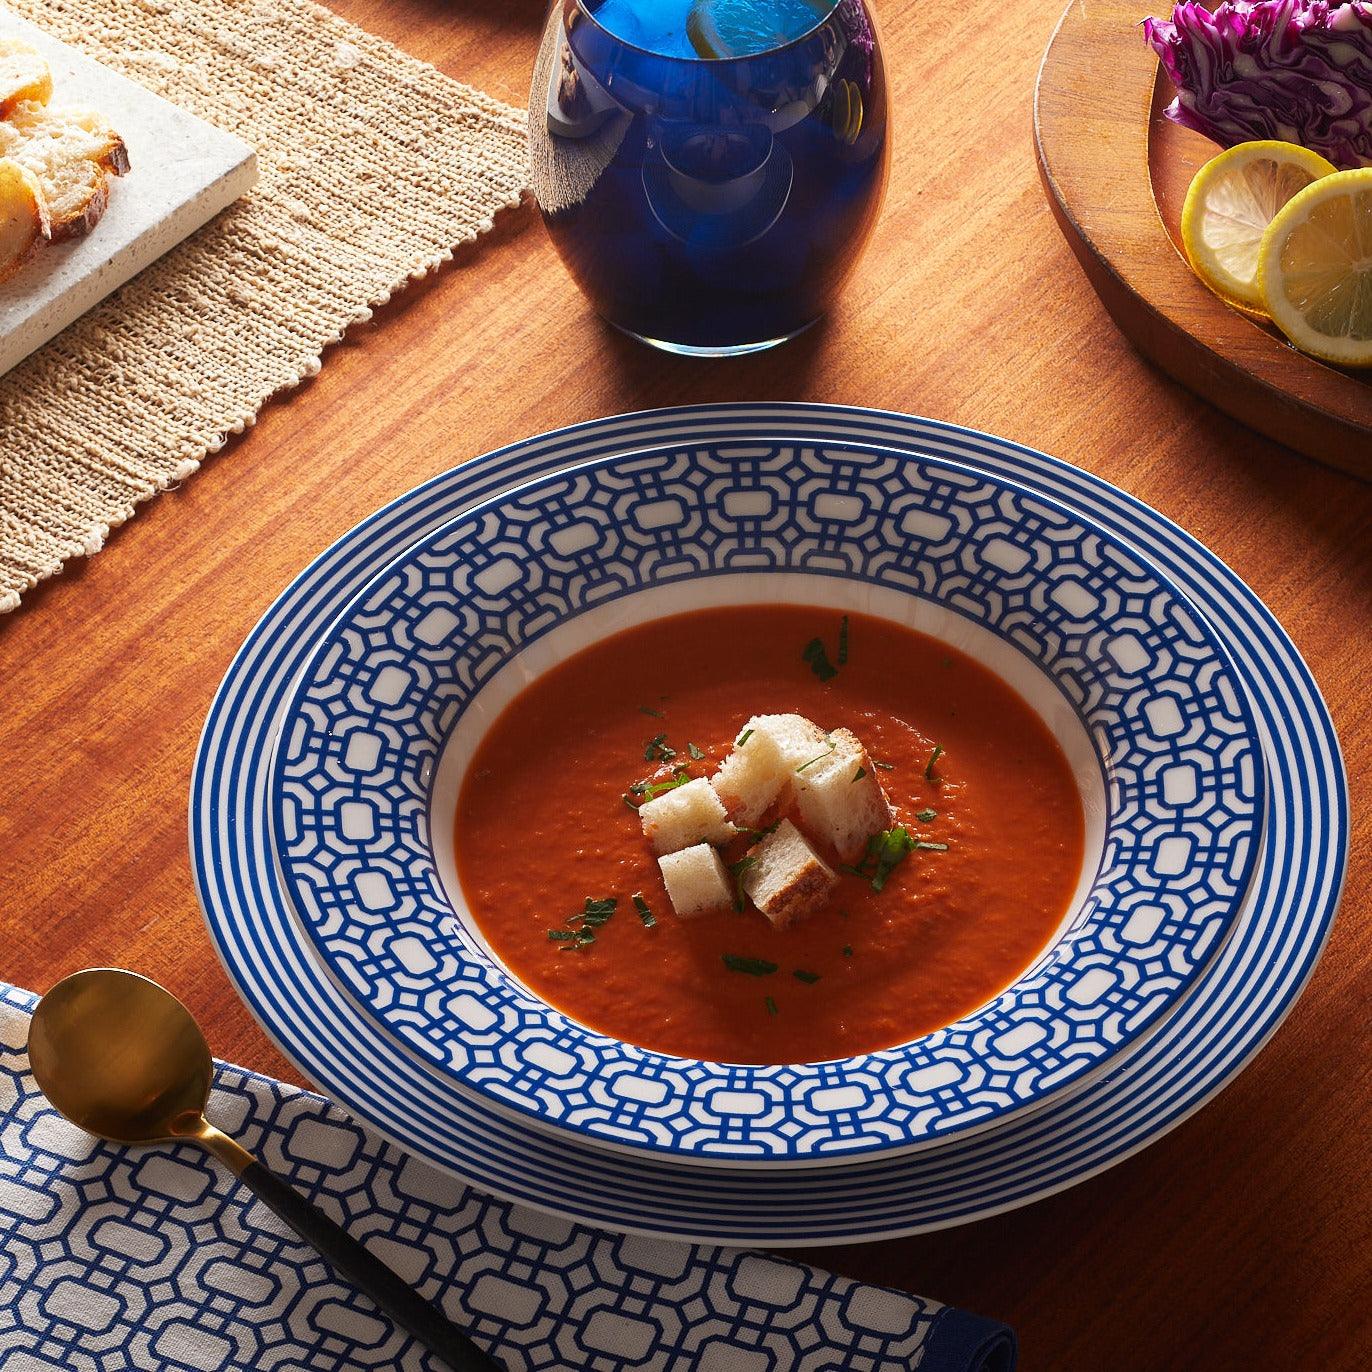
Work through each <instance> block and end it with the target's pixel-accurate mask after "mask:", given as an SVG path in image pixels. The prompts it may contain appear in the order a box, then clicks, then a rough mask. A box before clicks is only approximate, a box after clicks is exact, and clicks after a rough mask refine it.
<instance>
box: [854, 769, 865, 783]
mask: <svg viewBox="0 0 1372 1372" xmlns="http://www.w3.org/2000/svg"><path fill="white" fill-rule="evenodd" d="M866 775H867V769H866V768H865V767H859V768H858V769H857V771H856V772H854V773H853V780H854V781H861V780H862V778H863V777H865V776H866Z"/></svg>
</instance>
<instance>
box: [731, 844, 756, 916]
mask: <svg viewBox="0 0 1372 1372" xmlns="http://www.w3.org/2000/svg"><path fill="white" fill-rule="evenodd" d="M756 866H757V859H756V858H755V857H753V856H751V855H750V854H748V853H745V854H744V855H743V856H742V857H741V858H739V860H738V861H737V862H733V863H730V864H729V872H730V874H731V875H732V876H733V879H734V909H735V910H737V911H738V913H739V914H742V913H743V905H744V900H743V874H744V872H746V871H747V870H748V868H750V867H756Z"/></svg>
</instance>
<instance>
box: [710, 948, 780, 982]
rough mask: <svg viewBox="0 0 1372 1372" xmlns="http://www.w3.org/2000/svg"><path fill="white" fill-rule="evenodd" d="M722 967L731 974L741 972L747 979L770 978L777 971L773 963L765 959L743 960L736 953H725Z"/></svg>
mask: <svg viewBox="0 0 1372 1372" xmlns="http://www.w3.org/2000/svg"><path fill="white" fill-rule="evenodd" d="M723 957H724V965H725V966H726V967H727V968H728V969H729V970H730V971H731V972H742V973H743V974H744V975H745V976H749V977H770V976H771V975H772V973H773V972H775V971H776V970H777V965H776V963H774V962H768V961H767V960H766V959H765V958H743V957H739V955H738V954H737V953H725V954H724V955H723Z"/></svg>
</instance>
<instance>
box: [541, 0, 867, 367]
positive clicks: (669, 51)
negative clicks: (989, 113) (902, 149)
mask: <svg viewBox="0 0 1372 1372" xmlns="http://www.w3.org/2000/svg"><path fill="white" fill-rule="evenodd" d="M530 155H531V163H532V176H533V186H534V192H535V195H536V196H537V199H538V203H539V207H540V209H541V211H542V214H543V218H544V222H545V223H546V224H547V227H548V231H549V233H550V234H551V236H552V240H553V243H554V244H555V245H556V248H557V251H558V253H559V254H560V255H561V257H562V260H563V262H565V263H566V265H567V268H568V270H569V271H570V272H571V274H572V276H573V277H574V278H575V279H576V281H577V284H578V285H579V286H580V287H581V289H582V290H583V291H584V292H585V294H586V295H587V297H588V298H589V299H590V301H591V303H592V304H593V305H594V306H595V308H596V309H597V310H598V311H599V312H600V314H601V315H603V316H604V318H605V319H607V320H609V322H610V323H612V324H614V325H615V326H617V327H618V328H620V329H623V330H624V331H625V332H626V333H629V334H632V335H633V336H634V337H636V338H639V339H641V340H642V341H643V342H645V343H650V344H652V345H654V346H655V347H659V348H665V349H667V350H669V351H672V352H678V353H688V354H694V355H705V356H727V355H730V354H735V353H746V352H754V351H757V350H758V349H761V348H768V347H771V346H773V345H774V344H777V343H781V342H784V341H785V340H786V339H788V338H791V337H793V336H794V335H795V334H797V333H799V332H800V331H801V330H802V329H805V328H807V327H808V326H809V325H811V324H813V323H814V322H815V321H816V320H817V319H819V318H820V317H821V316H822V315H823V314H824V312H825V310H826V309H827V308H828V307H829V304H830V302H831V301H832V299H833V297H834V295H835V293H836V292H837V291H838V289H839V287H840V286H841V285H842V283H843V281H844V279H845V278H846V277H847V276H848V274H849V272H851V271H852V269H853V267H854V265H855V264H856V262H857V259H858V257H859V255H860V254H861V252H862V249H863V247H864V246H865V245H866V242H867V239H868V237H869V236H870V234H871V231H872V227H873V224H874V223H875V221H876V216H877V211H878V209H879V207H880V203H881V197H882V191H883V189H884V187H885V181H886V170H887V162H888V139H887V94H886V79H885V73H884V70H883V67H882V59H881V51H880V47H879V45H878V41H877V36H876V31H875V29H874V27H873V24H872V19H871V15H870V14H869V12H868V10H867V7H866V5H865V4H864V3H863V0H553V3H552V9H551V12H550V14H549V16H548V24H547V28H546V30H545V33H544V38H543V43H542V46H541V49H540V53H539V58H538V62H537V64H536V66H535V70H534V81H533V91H532V96H531V99H530Z"/></svg>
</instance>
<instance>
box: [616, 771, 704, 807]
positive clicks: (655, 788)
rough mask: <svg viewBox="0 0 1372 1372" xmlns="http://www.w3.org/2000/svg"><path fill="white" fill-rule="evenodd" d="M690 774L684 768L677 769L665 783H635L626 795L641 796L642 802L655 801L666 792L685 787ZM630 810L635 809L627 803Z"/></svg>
mask: <svg viewBox="0 0 1372 1372" xmlns="http://www.w3.org/2000/svg"><path fill="white" fill-rule="evenodd" d="M690 779H691V774H690V773H689V772H688V771H687V770H686V769H685V768H684V767H678V768H677V770H676V775H675V776H674V777H671V778H670V779H669V780H667V781H636V782H634V784H633V785H632V786H630V787H629V791H628V794H629V795H631V796H642V797H643V799H644V800H656V799H657V798H658V796H660V795H662V794H663V793H664V792H666V791H675V790H676V788H677V787H678V786H685V784H686V783H687V782H688V781H690ZM629 805H630V808H631V809H636V808H637V807H636V806H634V805H633V804H632V802H629Z"/></svg>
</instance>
